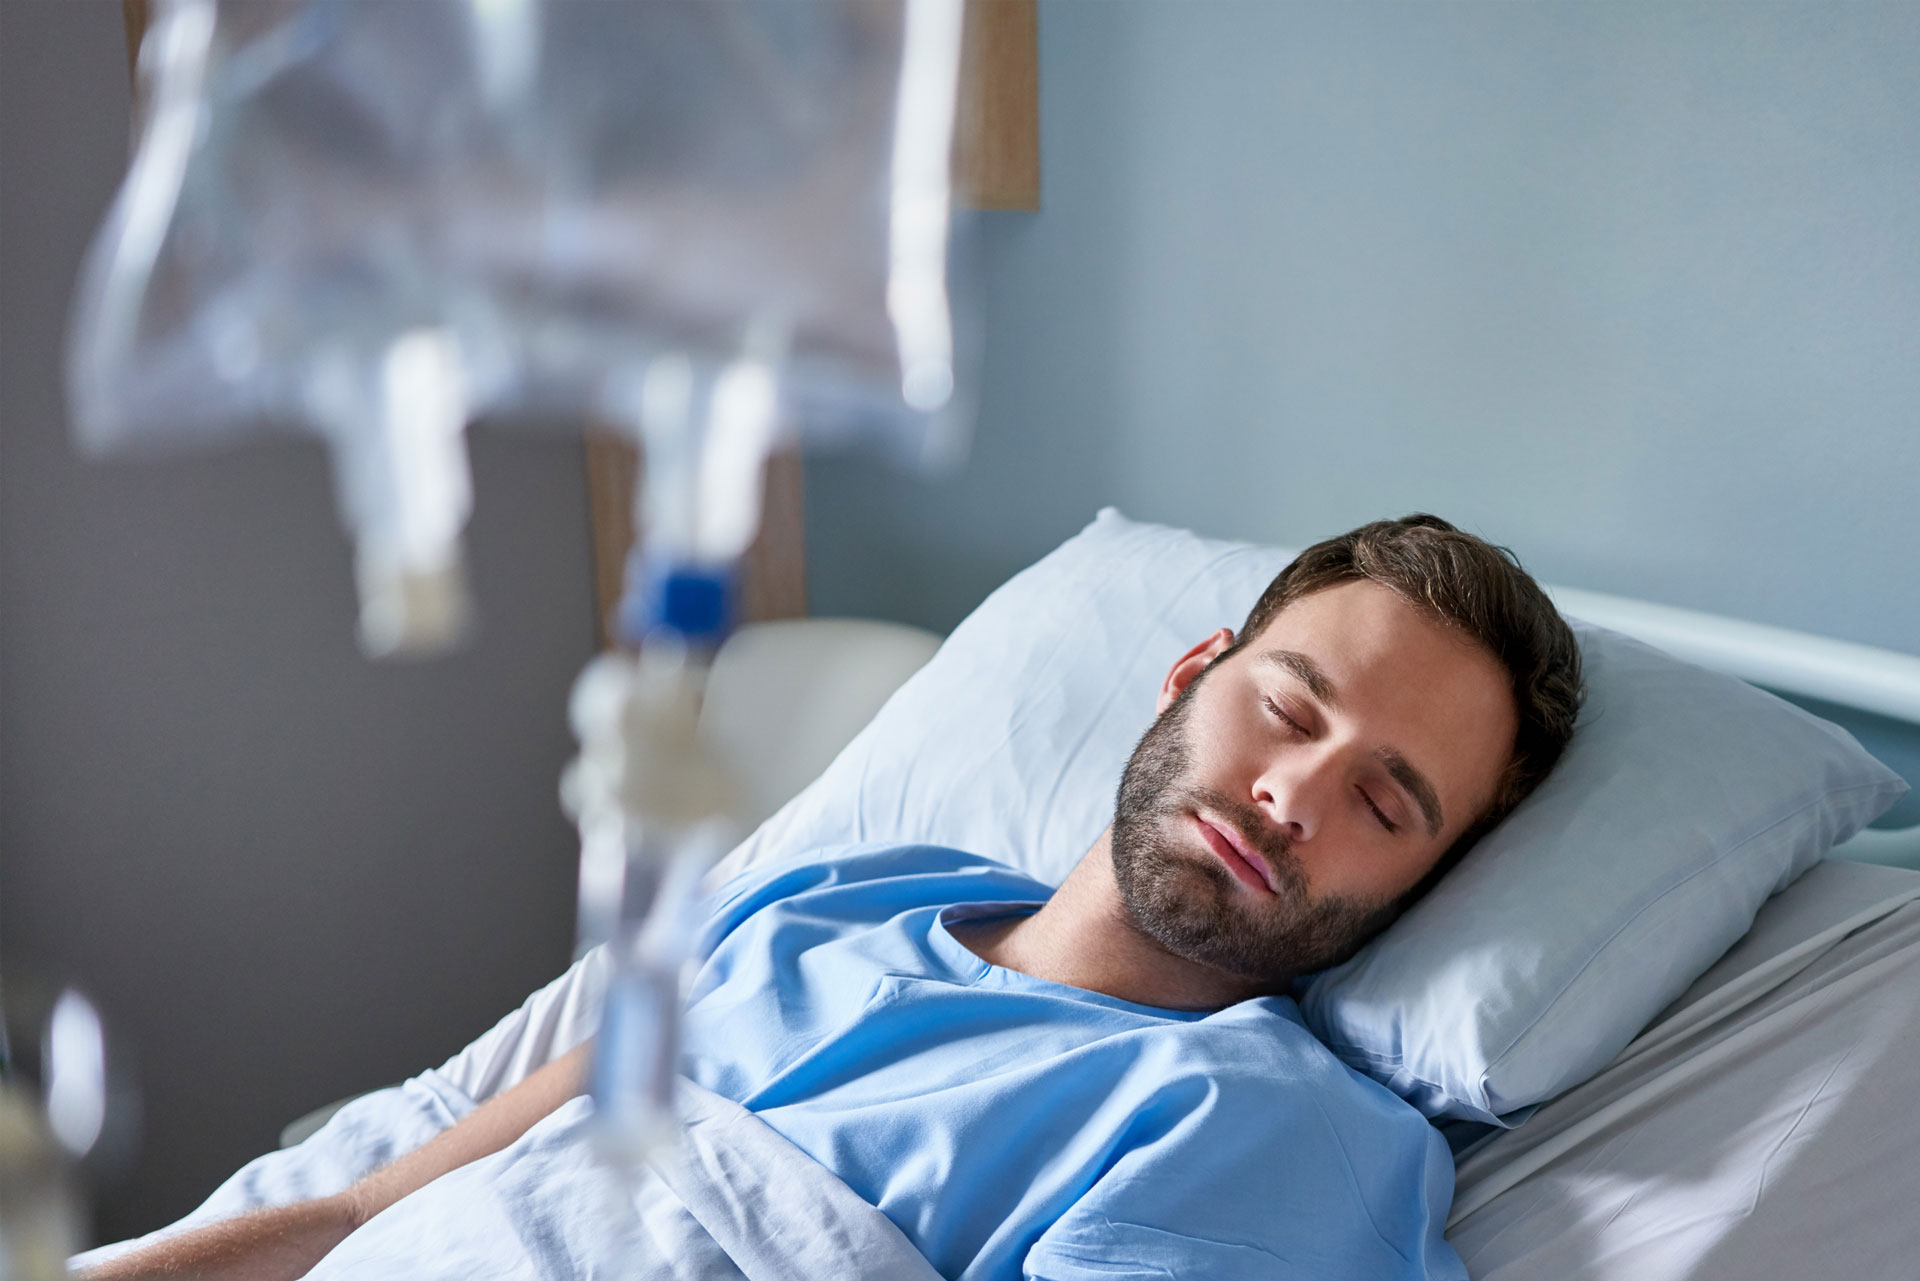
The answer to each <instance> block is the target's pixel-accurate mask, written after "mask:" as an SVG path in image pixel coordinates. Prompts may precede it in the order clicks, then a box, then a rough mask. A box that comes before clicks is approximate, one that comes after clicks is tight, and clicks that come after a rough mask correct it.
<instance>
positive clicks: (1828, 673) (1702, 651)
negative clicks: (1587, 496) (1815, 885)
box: [1547, 587, 1920, 868]
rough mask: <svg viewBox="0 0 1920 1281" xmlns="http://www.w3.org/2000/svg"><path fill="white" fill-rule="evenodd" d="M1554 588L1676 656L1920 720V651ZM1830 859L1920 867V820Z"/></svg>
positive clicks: (1871, 833)
mask: <svg viewBox="0 0 1920 1281" xmlns="http://www.w3.org/2000/svg"><path fill="white" fill-rule="evenodd" d="M1547 592H1548V594H1549V595H1551V596H1552V597H1553V600H1554V603H1555V604H1556V605H1558V606H1559V607H1560V608H1561V609H1562V610H1563V611H1565V612H1566V613H1567V614H1570V615H1572V616H1573V617H1575V618H1579V619H1584V620H1586V621H1587V622H1590V623H1596V624H1598V625H1599V626H1601V627H1609V628H1612V629H1613V630H1614V631H1616V632H1623V633H1625V634H1626V635H1628V636H1632V637H1634V638H1635V639H1636V640H1642V641H1645V642H1646V643H1647V644H1649V645H1653V646H1655V647H1657V648H1659V649H1663V650H1665V651H1666V652H1667V653H1669V654H1672V655H1673V656H1674V657H1675V658H1680V659H1684V660H1686V661H1687V662H1689V663H1697V664H1699V665H1700V666H1702V667H1707V668H1711V669H1713V670H1714V671H1718V672H1726V673H1727V674H1729V675H1732V676H1738V677H1740V678H1741V679H1742V680H1746V681H1751V682H1752V683H1753V684H1755V685H1761V686H1764V687H1766V688H1767V689H1770V690H1774V691H1776V692H1778V693H1782V694H1791V695H1796V696H1798V697H1801V698H1814V699H1819V700H1821V701H1822V702H1826V703H1833V704H1835V705H1837V706H1840V707H1849V708H1853V709H1855V710H1857V711H1863V712H1871V713H1873V714H1875V715H1878V716H1886V717H1890V718H1892V719H1894V720H1900V721H1905V722H1907V723H1908V724H1909V725H1914V726H1920V657H1916V656H1915V655H1912V654H1901V653H1897V652H1895V651H1893V650H1890V649H1876V648H1875V647H1873V646H1871V645H1856V644H1854V643H1852V642H1851V641H1842V640H1834V639H1832V638H1831V637H1826V636H1814V635H1811V634H1809V633H1807V632H1796V631H1793V630H1792V629H1790V628H1786V627H1771V626H1768V625H1767V624H1764V623H1749V622H1744V621H1742V620H1740V619H1737V618H1722V617H1720V616H1719V615H1717V614H1706V613H1701V612H1700V611H1698V610H1692V609H1681V608H1679V607H1678V606H1674V605H1656V604H1653V603H1652V602H1650V601H1643V600H1631V599H1629V598H1627V597H1624V596H1608V595H1606V594H1604V593H1601V592H1588V591H1581V590H1579V589H1577V588H1572V587H1548V588H1547ZM1915 781H1920V780H1915ZM1830 857H1832V858H1843V859H1851V860H1854V861H1855V862H1861V863H1886V864H1890V865H1892V866H1895V867H1910V868H1920V824H1916V825H1915V826H1913V827H1907V828H1896V829H1884V828H1869V829H1868V830H1866V831H1864V832H1862V833H1860V834H1859V835H1858V836H1856V837H1854V838H1853V839H1852V840H1850V841H1848V842H1846V843H1845V844H1844V845H1839V846H1836V847H1835V848H1834V850H1833V852H1832V854H1831V855H1830Z"/></svg>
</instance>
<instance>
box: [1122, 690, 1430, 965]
mask: <svg viewBox="0 0 1920 1281" xmlns="http://www.w3.org/2000/svg"><path fill="white" fill-rule="evenodd" d="M1205 677H1206V672H1205V671H1202V672H1201V673H1200V675H1199V676H1197V677H1195V678H1194V679H1193V680H1192V681H1191V682H1189V683H1188V685H1187V687H1186V688H1185V689H1183V690H1181V691H1180V695H1179V697H1177V698H1175V699H1174V701H1173V703H1172V705H1170V706H1169V707H1168V708H1167V710H1166V711H1164V712H1162V713H1161V714H1160V715H1159V716H1158V717H1157V718H1155V720H1154V722H1153V724H1152V725H1151V726H1150V727H1148V729H1147V732H1146V733H1145V734H1144V735H1142V736H1141V739H1140V742H1139V744H1138V745H1137V746H1136V747H1135V748H1134V749H1133V755H1132V756H1131V757H1129V758H1128V760H1127V768H1126V770H1125V771H1124V772H1123V773H1122V774H1121V776H1120V794H1119V797H1118V799H1117V801H1116V803H1115V805H1114V816H1113V874H1114V880H1115V881H1116V882H1117V883H1118V885H1119V889H1120V899H1121V902H1122V903H1123V904H1124V905H1125V906H1126V910H1127V914H1128V916H1129V917H1130V918H1131V919H1132V922H1133V925H1134V928H1136V929H1137V930H1139V931H1140V932H1141V933H1142V934H1144V935H1146V936H1147V937H1148V938H1150V939H1152V940H1153V941H1154V942H1156V943H1158V944H1159V945H1160V946H1161V947H1163V948H1165V949H1166V950H1167V951H1169V952H1172V953H1173V954H1174V955H1175V956H1179V957H1183V958H1185V959H1186V960H1189V961H1193V962H1196V963H1198V964H1200V965H1205V966H1209V967H1211V968H1213V969H1217V970H1224V971H1226V972H1227V973H1229V974H1232V975H1235V976H1237V977H1239V978H1243V979H1250V980H1252V981H1254V982H1256V983H1259V984H1261V985H1263V986H1265V987H1268V988H1270V989H1275V990H1277V989H1282V988H1284V987H1285V986H1286V985H1287V984H1288V983H1289V982H1291V981H1292V980H1293V979H1294V978H1295V977H1296V976H1298V975H1301V974H1311V973H1313V972H1314V971H1316V970H1324V969H1326V968H1327V967H1329V966H1333V965H1338V964H1339V963H1340V962H1342V961H1344V960H1346V959H1348V958H1349V957H1351V956H1352V955H1353V954H1354V953H1355V952H1357V951H1359V950H1360V948H1361V947H1362V945H1364V944H1365V943H1366V942H1367V941H1368V940H1369V939H1371V938H1372V937H1373V936H1374V935H1376V934H1378V933H1379V932H1380V931H1381V930H1383V929H1385V928H1386V927H1387V926H1388V925H1389V924H1390V923H1391V922H1392V921H1393V919H1394V918H1395V917H1396V916H1398V915H1399V914H1400V909H1401V907H1402V900H1401V899H1398V898H1395V899H1388V900H1363V899H1353V898H1346V897H1341V896H1338V895H1335V896H1330V897H1327V898H1322V899H1318V900H1310V899H1309V898H1308V896H1307V883H1306V873H1305V871H1304V870H1303V869H1302V868H1301V866H1300V860H1299V859H1298V858H1296V857H1294V854H1293V849H1292V843H1291V842H1290V841H1288V840H1287V838H1286V837H1285V835H1284V834H1282V833H1278V832H1275V831H1273V829H1272V827H1271V824H1270V823H1269V822H1268V820H1267V818H1266V817H1265V815H1263V814H1261V813H1260V812H1259V811H1258V810H1256V809H1255V808H1254V807H1253V806H1252V805H1250V804H1247V803H1244V802H1237V801H1234V800H1232V799H1231V798H1229V797H1227V796H1225V795H1223V794H1221V793H1219V792H1216V791H1213V790H1211V789H1209V788H1205V787H1201V786H1199V785H1197V784H1194V783H1191V782H1189V781H1188V780H1189V775H1190V773H1191V764H1192V753H1191V751H1190V750H1189V746H1188V740H1187V721H1188V717H1189V715H1190V713H1191V711H1192V707H1193V694H1194V691H1195V690H1197V689H1199V688H1200V683H1201V681H1202V680H1204V679H1205ZM1201 809H1204V810H1206V811H1207V812H1208V813H1210V814H1213V815H1215V816H1217V817H1219V818H1221V819H1223V820H1225V821H1227V822H1229V823H1232V824H1233V826H1234V827H1236V828H1238V829H1239V830H1240V832H1241V833H1242V834H1243V835H1244V836H1245V837H1246V839H1247V841H1248V842H1249V843H1250V844H1251V845H1252V846H1253V848H1254V849H1255V850H1257V851H1258V852H1259V853H1261V854H1263V855H1265V856H1266V859H1267V861H1268V863H1269V864H1270V865H1271V866H1272V868H1273V870H1274V872H1275V880H1276V881H1277V882H1278V885H1277V888H1278V893H1277V895H1276V896H1275V897H1274V898H1272V899H1261V900H1256V899H1254V898H1253V897H1252V896H1250V895H1248V894H1247V892H1246V889H1245V887H1243V886H1242V885H1241V884H1240V882H1239V881H1238V880H1237V879H1236V878H1235V877H1234V875H1233V873H1232V872H1230V871H1228V870H1227V869H1226V868H1225V867H1223V866H1222V865H1221V863H1220V860H1219V859H1218V858H1217V857H1215V856H1214V854H1213V852H1212V851H1211V850H1209V849H1207V848H1205V847H1204V846H1203V845H1200V844H1199V843H1198V840H1197V838H1196V837H1194V836H1193V835H1192V816H1193V815H1194V814H1196V813H1197V812H1198V811H1199V810H1201Z"/></svg>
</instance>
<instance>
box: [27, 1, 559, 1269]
mask: <svg viewBox="0 0 1920 1281" xmlns="http://www.w3.org/2000/svg"><path fill="white" fill-rule="evenodd" d="M125 58H126V54H125V50H124V47H123V41H122V34H121V17H120V5H119V4H117V3H114V2H112V0H87V2H84V3H83V2H80V0H4V2H3V3H0V948H3V949H4V954H3V955H0V970H3V971H4V973H5V975H6V977H7V979H8V981H9V983H10V984H15V985H17V984H21V983H25V982H27V981H29V980H34V979H38V980H40V981H43V982H50V981H67V980H78V981H80V982H82V983H84V984H86V985H87V986H88V987H89V988H90V989H91V990H92V991H93V992H94V994H95V995H96V996H97V997H99V998H100V999H101V1001H102V1002H103V1003H104V1005H105V1006H106V1008H107V1010H108V1012H109V1014H110V1016H111V1017H112V1030H113V1031H114V1032H115V1033H118V1034H120V1035H121V1036H122V1037H123V1039H124V1040H125V1041H126V1043H127V1044H128V1045H129V1047H130V1048H131V1050H132V1051H133V1053H134V1054H135V1055H136V1056H137V1066H138V1074H139V1080H140V1083H141V1085H142V1087H143V1093H144V1096H145V1103H146V1109H147V1122H148V1124H147V1127H146V1142H145V1144H144V1146H143V1148H142V1155H141V1157H140V1162H139V1164H138V1166H137V1167H136V1168H135V1169H134V1170H133V1171H132V1173H131V1176H130V1177H129V1179H128V1180H127V1181H126V1182H125V1183H123V1184H122V1185H121V1186H120V1187H119V1188H118V1189H116V1190H110V1191H109V1192H108V1194H107V1195H105V1196H104V1197H103V1199H102V1202H101V1205H100V1215H99V1226H100V1231H101V1233H102V1235H103V1236H104V1237H106V1238H109V1239H110V1238H114V1237H118V1236H122V1235H125V1234H128V1233H131V1232H135V1231H140V1230H144V1229H146V1228H150V1227H153V1226H157V1225H158V1224H159V1223H161V1222H163V1221H165V1220H167V1219H170V1218H172V1217H174V1216H176V1215H178V1214H179V1213H181V1212H183V1211H185V1210H186V1209H188V1208H190V1207H191V1206H192V1205H193V1204H194V1203H195V1202H196V1201H197V1200H198V1199H199V1198H200V1197H202V1196H204V1195H205V1194H206V1193H207V1192H208V1191H210V1190H211V1189H212V1187H213V1185H214V1184H215V1183H216V1182H218V1181H219V1180H220V1179H221V1178H223V1177H224V1176H225V1175H226V1174H227V1173H229V1172H230V1171H231V1170H232V1169H233V1168H234V1167H235V1166H237V1165H238V1164H239V1163H240V1162H241V1161H243V1160H245V1159H247V1158H248V1157H251V1156H253V1155H255V1154H256V1153H258V1152H260V1151H262V1150H264V1149H266V1148H268V1147H271V1146H272V1145H273V1143H274V1141H275V1137H276V1135H277V1132H278V1130H279V1127H280V1126H281V1125H282V1124H284V1123H285V1122H287V1121H289V1120H291V1119H292V1118H293V1117H295V1116H297V1115H299V1114H300V1113H302V1112H304V1111H306V1110H307V1109H309V1108H311V1107H314V1106H316V1105H318V1104H320V1103H322V1102H325V1101H327V1100H328V1099H331V1098H335V1097H338V1096H340V1095H342V1094H345V1093H348V1092H350V1091H355V1090H361V1089H367V1088H370V1087H373V1086H376V1085H380V1084H384V1083H386V1082H388V1081H391V1080H395V1079H398V1078H400V1077H402V1076H406V1075H410V1074H411V1073H413V1072H415V1071H418V1070H419V1069H421V1068H422V1067H425V1066H428V1065H430V1064H433V1063H436V1062H438V1061H439V1060H440V1059H441V1058H443V1057H444V1056H445V1055H447V1054H449V1053H451V1052H452V1051H454V1050H456V1049H458V1048H459V1047H460V1046H461V1045H462V1044H464V1043H465V1042H466V1041H467V1040H468V1039H470V1038H471V1037H472V1036H474V1035H475V1034H477V1033H478V1032H480V1031H482V1030H483V1029H484V1028H486V1027H487V1026H488V1025H489V1024H491V1023H492V1021H493V1020H494V1019H495V1018H497V1017H498V1016H499V1015H501V1014H503V1013H504V1012H506V1011H507V1010H508V1009H510V1008H512V1007H513V1006H514V1005H515V1004H517V1003H518V1002H519V1000H520V999H521V998H522V997H523V996H524V995H525V994H526V993H527V992H528V991H530V990H532V989H533V988H534V987H536V986H537V985H539V984H540V983H542V982H544V981H545V980H546V979H548V978H550V977H552V976H553V975H555V974H557V973H559V971H560V970H561V969H562V968H563V967H564V965H565V964H566V961H567V956H568V953H569V950H570V947H571V943H572V936H573V927H572V898H573V883H574V867H575V852H574V843H573V839H572V836H571V831H570V828H569V827H568V825H567V824H566V822H565V820H564V819H563V818H562V816H561V814H560V812H559V807H558V804H557V801H556V799H555V796H556V790H555V785H556V780H557V778H558V774H559V770H560V768H561V766H562V764H563V763H564V761H565V759H566V757H567V756H568V754H569V752H570V750H571V740H570V737H569V735H568V733H567V730H566V726H565V717H564V705H565V696H566V690H567V686H568V684H569V682H570V681H571V679H572V676H573V673H574V672H575V671H576V670H577V669H578V668H579V666H580V664H581V663H582V662H583V661H584V660H585V659H586V657H587V655H588V653H589V652H590V650H591V648H592V646H593V643H594V641H593V621H592V605H591V601H590V585H589V579H588V571H587V565H588V551H587V536H586V516H585V510H584V492H583V481H582V475H581V459H580V448H579V446H578V444H577V443H568V442H566V441H565V440H564V438H556V439H531V438H521V437H502V438H483V439H481V440H480V441H479V443H478V445H477V448H476V458H475V467H476V476H475V484H476V490H477V513H476V524H475V527H474V529H473V531H472V539H471V553H472V568H473V574H474V579H475V586H476V590H477V593H478V596H479V603H480V608H481V611H482V615H483V617H482V627H483V633H482V636H481V639H480V641H479V644H478V645H477V646H476V647H475V648H473V649H471V650H469V651H468V652H466V653H464V654H461V655H460V656H458V657H456V658H453V659H449V660H443V661H438V662H434V663H430V664H426V665H420V666H408V667H389V666H373V665H370V664H368V663H367V662H365V661H364V660H362V659H361V657H360V656H359V654H358V653H357V651H356V650H355V648H354V645H353V639H352V634H353V618H354V606H353V603H352V589H351V584H350V579H349V564H350V561H349V553H348V549H347V546H346V543H345V540H344V538H343V537H342V536H341V534H340V532H339V526H338V522H337V520H336V518H335V516H334V510H333V499H332V494H331V486H330V482H329V478H328V475H327V469H326V464H325V457H324V455H323V454H322V452H321V451H320V450H319V448H318V447H316V446H312V445H304V446H301V445H294V444H289V443H286V442H272V443H267V442H262V443H259V444H256V445H253V446H250V447H247V448H242V449H239V450H237V451H234V452H231V453H221V454H209V455H191V456H179V457H176V458H172V459H168V460H165V461H162V462H158V463H140V464H136V463H104V464H102V463H87V462H83V461H81V460H80V459H79V458H78V457H77V456H76V455H75V453H74V451H73V450H72V449H71V448H70V446H69V444H68V441H67V438H66V428H65V424H64V410H63V407H62V403H61V395H60V391H59V379H58V369H59V361H60V346H61V332H62V327H63V323H64V316H65V312H66V307H67V301H68V297H69V294H70V291H71V289H72V284H73V279H74V274H75V271H76V268H77V266H78V263H79V260H80V255H81V253H82V251H83V249H84V247H85V244H86V240H87V238H88V236H89V235H90V234H91V231H92V229H93V227H94V225H95V223H96V222H97V220H98V219H99V217H100V214H101V212H102V210H103V208H104V206H105V203H106V201H107V200H108V198H109V197H110V195H111V193H112V190H113V187H114V185H115V184H116V183H117V181H118V178H119V174H120V171H121V169H122V166H123V164H124V160H125V156H126V148H127V111H128V91H127V82H126V80H127V72H126V62H125Z"/></svg>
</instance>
